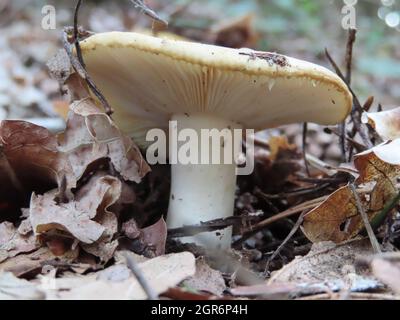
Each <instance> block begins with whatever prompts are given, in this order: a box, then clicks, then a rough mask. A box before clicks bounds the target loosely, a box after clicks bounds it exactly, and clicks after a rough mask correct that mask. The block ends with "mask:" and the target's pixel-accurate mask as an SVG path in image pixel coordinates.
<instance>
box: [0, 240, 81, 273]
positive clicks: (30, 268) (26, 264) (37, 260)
mask: <svg viewBox="0 0 400 320" xmlns="http://www.w3.org/2000/svg"><path fill="white" fill-rule="evenodd" d="M77 256H78V250H70V251H67V252H66V253H65V254H64V255H63V256H55V255H54V254H53V253H52V252H51V251H50V250H49V249H48V248H45V247H43V248H40V249H38V250H37V251H35V252H32V253H29V254H20V255H18V256H16V257H13V258H10V259H8V260H6V261H5V262H3V263H0V272H1V271H5V272H12V273H13V274H14V275H15V276H16V277H22V276H24V275H27V274H30V275H32V274H33V273H40V271H41V268H42V266H43V264H44V263H45V262H46V261H53V260H55V259H57V261H58V262H59V263H71V262H72V261H73V260H75V259H76V258H77Z"/></svg>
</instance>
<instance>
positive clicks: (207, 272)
mask: <svg viewBox="0 0 400 320" xmlns="http://www.w3.org/2000/svg"><path fill="white" fill-rule="evenodd" d="M183 286H185V287H188V288H189V289H191V290H197V291H204V292H208V293H211V294H214V295H216V296H221V295H222V293H223V292H224V291H225V289H226V285H225V280H224V278H223V276H222V273H221V272H220V271H218V270H214V269H212V268H211V267H210V266H209V265H208V264H207V263H206V261H205V259H204V258H203V257H201V258H198V259H197V260H196V274H195V275H194V276H193V277H191V278H190V279H188V280H185V281H184V282H183Z"/></svg>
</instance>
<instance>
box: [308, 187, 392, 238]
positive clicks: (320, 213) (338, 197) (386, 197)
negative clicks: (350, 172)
mask: <svg viewBox="0 0 400 320" xmlns="http://www.w3.org/2000/svg"><path fill="white" fill-rule="evenodd" d="M394 195H395V189H394V187H393V185H392V184H391V183H390V182H387V180H382V181H380V182H378V183H377V184H376V185H375V187H374V188H373V190H372V191H371V193H369V194H359V197H360V199H361V202H362V205H363V207H364V210H365V212H366V214H367V216H368V218H369V220H370V221H374V219H375V218H376V217H378V215H379V214H380V213H381V211H382V210H383V209H384V206H385V205H386V203H388V201H390V200H391V199H392V198H393V196H394ZM368 199H369V200H368ZM364 228H365V225H364V222H363V220H362V217H361V215H360V214H359V212H358V208H357V205H356V199H355V196H354V194H353V192H352V190H351V188H350V187H349V186H345V187H342V188H340V189H338V190H337V191H336V192H334V193H333V194H331V195H330V196H329V197H328V199H327V200H325V201H324V202H323V203H322V204H321V205H319V206H318V207H317V208H315V209H313V210H311V211H310V212H309V213H307V214H306V215H305V217H304V222H303V226H302V230H303V233H304V234H305V235H306V237H307V238H308V239H309V240H310V241H312V242H314V243H315V242H321V241H333V242H335V243H340V242H343V241H346V240H349V239H352V238H354V237H355V236H357V235H358V234H359V233H360V232H361V231H362V230H364Z"/></svg>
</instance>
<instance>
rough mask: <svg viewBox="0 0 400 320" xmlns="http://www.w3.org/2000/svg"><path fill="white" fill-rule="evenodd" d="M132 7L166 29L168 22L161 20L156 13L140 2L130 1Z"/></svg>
mask: <svg viewBox="0 0 400 320" xmlns="http://www.w3.org/2000/svg"><path fill="white" fill-rule="evenodd" d="M130 1H131V2H132V3H133V5H134V6H135V8H138V9H140V10H141V12H142V13H144V14H145V15H146V16H148V17H149V18H151V19H153V20H155V21H158V22H161V23H162V24H164V25H165V26H166V27H168V21H166V20H164V19H163V18H161V17H160V16H159V15H158V14H157V12H155V11H154V10H152V9H150V8H149V7H148V6H147V5H146V4H145V3H144V2H143V1H142V0H130Z"/></svg>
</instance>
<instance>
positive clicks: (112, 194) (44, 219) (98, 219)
mask: <svg viewBox="0 0 400 320" xmlns="http://www.w3.org/2000/svg"><path fill="white" fill-rule="evenodd" d="M120 194H121V183H120V181H119V180H118V179H117V178H114V177H111V176H102V174H101V173H99V174H97V175H95V176H93V177H92V178H91V180H90V181H89V182H88V183H87V184H86V185H85V186H84V187H83V188H82V189H80V190H79V192H78V193H77V195H76V199H75V201H71V202H69V203H59V204H57V203H56V202H55V200H54V198H55V191H51V192H48V193H46V194H45V195H43V196H36V195H35V194H34V195H32V199H31V206H30V221H31V224H32V226H33V229H34V231H35V233H36V234H40V233H45V232H47V231H49V230H54V229H55V230H61V231H67V232H69V233H70V234H72V235H73V236H74V237H75V238H76V239H78V240H79V241H81V242H83V243H85V244H93V243H94V242H96V241H100V242H102V243H104V242H110V241H111V239H112V237H113V235H114V234H115V232H116V231H117V220H116V217H115V215H114V214H113V213H111V212H108V211H107V209H108V208H109V207H110V206H111V205H113V204H114V203H115V202H116V201H117V200H118V198H119V196H120ZM95 246H96V247H97V245H95Z"/></svg>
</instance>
